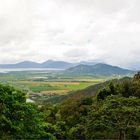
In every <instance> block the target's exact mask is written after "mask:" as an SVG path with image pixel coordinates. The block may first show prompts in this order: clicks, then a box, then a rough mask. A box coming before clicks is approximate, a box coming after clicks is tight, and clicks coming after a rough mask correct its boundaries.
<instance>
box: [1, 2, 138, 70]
mask: <svg viewBox="0 0 140 140" xmlns="http://www.w3.org/2000/svg"><path fill="white" fill-rule="evenodd" d="M139 13H140V1H139V0H133V1H132V0H115V1H114V0H69V1H67V0H47V1H46V0H20V1H19V0H12V1H11V0H4V1H2V0H0V63H17V62H21V61H24V60H30V61H37V62H43V61H46V60H48V59H54V60H66V61H69V62H76V61H83V60H84V61H85V60H86V61H88V60H101V61H103V62H105V63H109V64H112V65H118V66H122V67H128V68H134V69H135V68H137V69H138V68H140V66H138V64H139V63H140V55H139V53H140V39H139V36H140V18H139Z"/></svg>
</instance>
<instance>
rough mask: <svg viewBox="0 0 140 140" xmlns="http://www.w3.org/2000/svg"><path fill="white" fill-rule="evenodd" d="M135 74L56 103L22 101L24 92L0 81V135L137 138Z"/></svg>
mask: <svg viewBox="0 0 140 140" xmlns="http://www.w3.org/2000/svg"><path fill="white" fill-rule="evenodd" d="M139 75H140V74H139V73H138V74H137V75H135V76H134V78H132V79H125V80H119V81H117V82H115V83H114V82H110V83H109V84H108V85H106V86H105V87H104V88H103V89H100V87H99V90H98V93H97V94H96V96H88V97H87V96H85V97H84V96H81V98H69V99H67V100H65V101H64V102H63V103H61V104H57V105H56V104H54V105H52V104H47V105H38V106H37V105H34V104H31V103H26V94H25V93H23V92H21V91H18V90H15V89H14V88H12V87H9V86H3V85H0V111H1V112H0V113H1V114H0V124H1V127H0V138H1V139H5V138H7V139H12V138H13V139H21V138H22V139H31V138H32V139H50V140H53V139H119V140H122V139H123V140H125V139H140V76H139ZM91 89H92V88H91ZM83 91H84V90H83ZM81 92H82V91H81Z"/></svg>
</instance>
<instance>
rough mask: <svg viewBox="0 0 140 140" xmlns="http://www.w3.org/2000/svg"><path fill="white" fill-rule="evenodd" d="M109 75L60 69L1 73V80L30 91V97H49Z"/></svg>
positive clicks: (101, 79)
mask: <svg viewBox="0 0 140 140" xmlns="http://www.w3.org/2000/svg"><path fill="white" fill-rule="evenodd" d="M107 79H108V78H107V77H94V76H77V77H74V76H72V75H71V76H65V75H63V74H62V73H61V72H59V71H57V72H56V71H49V72H46V71H17V72H9V73H0V82H1V83H4V84H9V85H12V86H14V87H16V88H18V89H20V90H24V91H26V92H28V95H29V97H32V96H33V97H34V98H35V97H36V98H40V99H41V100H42V99H48V98H50V97H51V98H52V97H55V96H60V95H64V94H67V93H69V92H71V91H75V90H79V89H84V88H86V87H88V86H90V85H94V84H97V83H100V82H103V81H105V80H107Z"/></svg>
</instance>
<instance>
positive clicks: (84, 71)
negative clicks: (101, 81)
mask: <svg viewBox="0 0 140 140" xmlns="http://www.w3.org/2000/svg"><path fill="white" fill-rule="evenodd" d="M0 68H1V69H12V68H14V69H18V68H26V69H28V68H42V69H43V68H49V69H50V68H52V69H64V70H65V71H64V74H66V75H97V76H98V75H100V76H102V75H103V76H108V75H109V76H110V75H129V74H133V73H134V71H132V70H128V69H123V68H120V67H117V66H112V65H108V64H104V63H97V61H81V62H79V63H69V62H65V61H54V60H47V61H45V62H43V63H37V62H33V61H23V62H20V63H16V64H0Z"/></svg>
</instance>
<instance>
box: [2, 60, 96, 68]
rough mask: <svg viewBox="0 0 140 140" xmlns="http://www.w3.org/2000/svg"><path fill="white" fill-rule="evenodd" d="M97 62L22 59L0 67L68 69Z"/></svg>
mask: <svg viewBox="0 0 140 140" xmlns="http://www.w3.org/2000/svg"><path fill="white" fill-rule="evenodd" d="M96 63H97V62H94V61H92V62H88V61H87V62H86V61H82V62H79V63H69V62H65V61H54V60H47V61H45V62H43V63H37V62H33V61H23V62H20V63H16V64H0V68H4V69H10V68H56V69H68V68H70V67H73V66H76V65H79V64H87V65H88V64H89V65H94V64H96Z"/></svg>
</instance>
